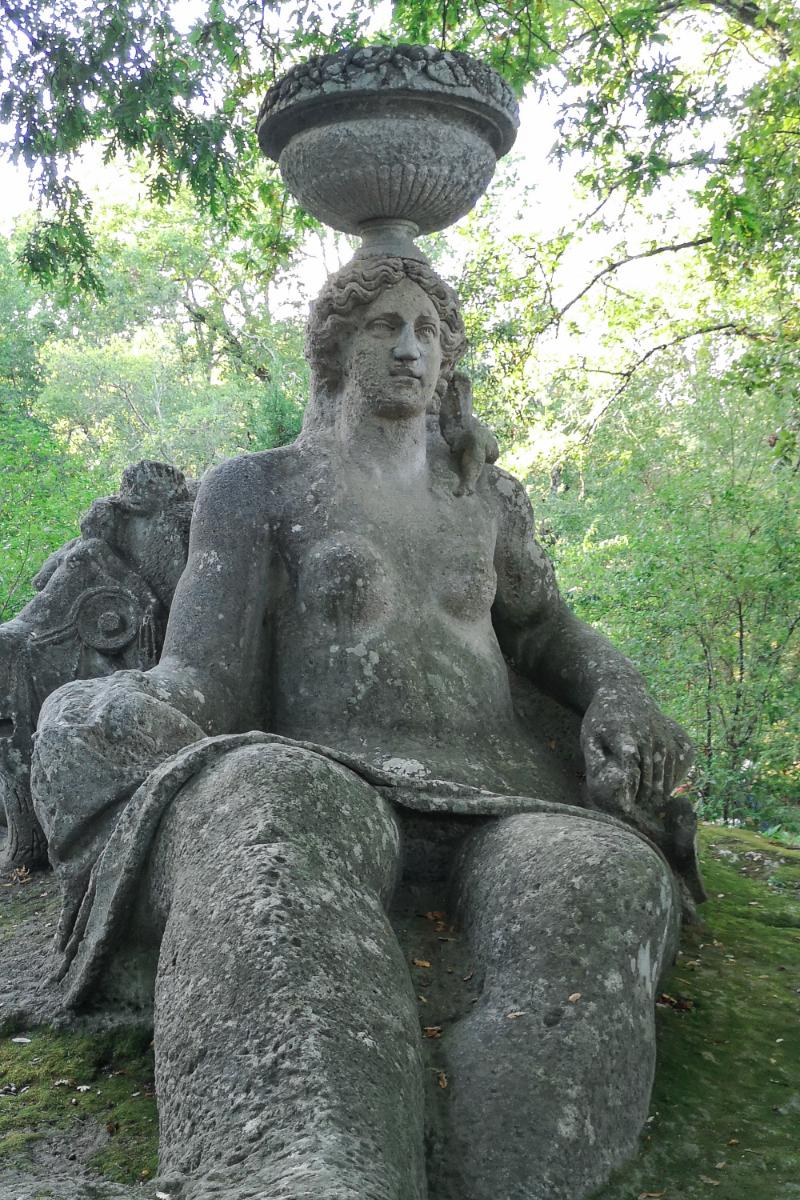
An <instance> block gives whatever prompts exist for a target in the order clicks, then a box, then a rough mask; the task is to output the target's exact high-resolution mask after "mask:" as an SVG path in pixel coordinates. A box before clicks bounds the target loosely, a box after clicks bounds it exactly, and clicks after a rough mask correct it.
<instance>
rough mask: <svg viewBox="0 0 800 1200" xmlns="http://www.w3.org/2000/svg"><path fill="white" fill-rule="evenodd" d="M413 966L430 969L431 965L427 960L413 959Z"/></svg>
mask: <svg viewBox="0 0 800 1200" xmlns="http://www.w3.org/2000/svg"><path fill="white" fill-rule="evenodd" d="M411 965H412V966H414V967H429V966H430V965H431V964H430V963H429V962H428V960H427V958H412V960H411Z"/></svg>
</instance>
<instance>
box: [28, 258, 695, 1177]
mask: <svg viewBox="0 0 800 1200" xmlns="http://www.w3.org/2000/svg"><path fill="white" fill-rule="evenodd" d="M464 348H465V339H464V331H463V325H462V322H461V318H460V315H459V312H458V306H457V302H456V298H455V296H454V294H453V293H452V292H451V291H450V289H449V288H448V287H447V286H446V285H445V284H444V283H443V282H442V281H441V280H440V279H439V278H438V277H437V276H436V275H435V274H434V273H433V271H432V270H431V269H430V268H429V267H428V266H426V265H425V264H424V263H422V262H420V261H418V260H417V259H415V258H410V257H409V258H406V257H400V256H389V257H386V256H380V255H372V256H370V255H365V256H362V257H359V256H357V257H356V259H355V260H354V262H353V263H352V264H351V265H350V266H349V267H346V268H345V269H344V270H343V271H342V272H340V273H339V275H338V276H335V277H333V278H332V279H331V280H329V282H328V283H327V284H326V286H325V288H324V289H323V291H322V293H321V295H320V297H319V299H318V301H317V303H316V305H315V307H314V309H313V312H312V316H311V319H310V323H309V333H308V355H309V359H310V362H311V366H312V371H313V392H312V396H311V399H310V402H309V405H308V410H307V414H306V420H305V425H304V429H303V432H302V434H301V436H300V437H299V438H298V440H297V441H296V442H295V443H294V444H293V445H291V446H288V447H283V448H280V449H277V450H272V451H267V452H264V453H260V454H253V455H250V456H247V457H244V458H239V459H235V460H231V461H229V462H226V463H223V464H222V465H221V466H219V467H218V468H215V469H214V470H213V471H212V472H211V473H210V474H209V475H208V476H207V477H206V478H205V480H204V482H203V484H202V487H201V490H200V494H199V496H198V500H197V504H196V508H195V514H194V518H193V524H192V535H191V543H190V553H189V560H188V564H187V568H186V571H185V573H184V574H183V576H182V578H181V581H180V584H179V586H178V588H177V591H176V594H175V598H174V602H173V607H172V610H171V614H170V619H169V625H168V629H167V635H166V640H165V645H164V652H163V655H162V658H161V661H160V663H159V664H158V666H156V667H155V668H154V669H152V670H150V671H148V672H142V671H136V670H134V671H122V672H118V673H117V674H116V675H114V676H112V677H110V678H107V679H99V680H91V681H85V682H76V683H72V684H70V685H68V686H66V687H65V688H62V689H60V690H59V691H58V692H56V693H55V694H54V695H52V696H51V697H50V698H49V699H48V700H47V701H46V703H45V705H44V707H43V710H42V715H41V720H40V725H39V731H38V733H37V742H36V759H35V764H34V784H35V794H36V802H37V812H38V814H39V816H40V819H41V821H42V824H43V826H44V828H45V830H46V831H47V834H48V838H49V842H50V852H51V858H52V860H53V864H54V867H55V869H56V870H57V872H58V873H59V877H60V880H61V883H62V888H63V895H64V907H63V913H62V921H61V926H60V930H59V940H58V949H59V953H58V959H59V974H60V977H61V980H62V985H63V988H64V997H65V1002H66V1003H67V1004H69V1005H72V1006H74V1007H77V1006H80V1005H82V1004H87V1003H92V1002H96V1001H97V1000H98V999H99V998H100V997H105V998H106V999H108V998H109V997H117V998H124V999H126V1000H127V1002H128V1003H131V1002H133V1001H135V1000H137V999H139V1000H141V999H142V998H143V997H145V996H146V995H147V994H148V991H150V990H152V988H153V987H154V989H155V1011H154V1020H155V1042H156V1081H157V1091H158V1098H159V1114H160V1122H161V1164H162V1170H163V1182H164V1187H165V1190H168V1191H170V1192H171V1193H172V1194H173V1195H180V1196H185V1197H187V1198H192V1200H199V1198H201V1197H203V1198H205V1197H211V1196H225V1197H228V1198H231V1200H233V1198H234V1197H235V1198H236V1200H245V1198H246V1197H253V1198H255V1197H257V1196H258V1197H262V1196H264V1195H269V1196H270V1197H271V1198H273V1200H284V1198H287V1200H288V1198H290V1197H291V1198H293V1200H295V1198H299V1197H306V1196H315V1197H316V1196H324V1197H331V1198H333V1197H336V1200H345V1198H348V1200H349V1198H352V1200H355V1198H356V1197H358V1198H359V1200H362V1198H363V1197H365V1196H369V1197H371V1198H373V1197H374V1198H375V1200H389V1198H391V1200H412V1198H413V1200H421V1198H422V1197H423V1196H426V1195H428V1196H431V1197H436V1198H437V1200H444V1198H448V1200H449V1198H451V1197H452V1198H455V1197H460V1198H464V1200H489V1198H490V1197H491V1198H492V1200H496V1197H498V1196H503V1197H514V1196H519V1197H525V1198H526V1200H538V1198H541V1200H544V1198H545V1197H546V1198H547V1200H559V1198H563V1200H567V1198H569V1200H575V1198H577V1197H583V1196H586V1195H587V1194H588V1193H589V1191H590V1190H592V1189H593V1188H594V1187H596V1186H597V1185H598V1184H599V1183H601V1182H602V1181H603V1180H604V1179H605V1178H606V1177H607V1175H608V1173H609V1172H610V1170H612V1169H613V1167H615V1166H616V1165H618V1164H619V1163H620V1162H621V1161H623V1160H624V1158H625V1157H627V1156H628V1155H629V1154H630V1153H631V1151H632V1149H633V1146H634V1144H635V1141H636V1138H637V1135H638V1131H639V1129H640V1128H641V1125H642V1124H643V1122H644V1119H645V1116H646V1113H647V1105H648V1100H649V1092H650V1086H651V1081H652V1073H653V1063H654V1033H653V999H654V994H655V988H656V986H657V981H658V978H659V975H660V973H661V971H662V970H663V969H664V968H665V967H666V966H668V965H669V963H670V961H671V957H672V955H673V952H674V949H675V945H676V934H677V925H678V908H679V903H678V889H677V886H676V884H675V882H674V879H673V875H672V874H671V872H670V869H669V867H668V865H667V861H666V859H665V857H664V854H663V853H662V851H666V852H668V853H669V852H670V847H671V845H672V842H673V841H674V840H675V839H674V838H673V836H672V834H671V833H670V830H671V829H672V828H674V827H675V826H676V822H675V821H674V820H673V818H672V816H671V815H670V814H672V813H673V812H674V811H675V809H674V805H675V801H674V800H672V799H671V798H670V793H671V790H672V788H673V785H674V784H675V782H677V781H678V780H679V779H680V777H681V776H682V774H683V773H684V771H685V769H686V767H687V765H688V762H689V760H690V748H689V744H688V741H687V739H686V737H685V735H684V734H683V733H682V731H681V730H680V729H679V728H678V727H677V726H676V725H675V724H674V723H673V722H671V721H670V720H669V719H668V718H666V717H665V716H664V715H663V714H661V713H660V712H659V710H658V708H657V707H656V706H655V704H654V703H653V701H652V700H651V699H650V698H649V696H648V695H647V692H646V690H645V688H644V685H643V682H642V680H641V678H640V676H639V675H638V674H637V672H636V671H635V670H634V668H633V667H632V665H631V664H630V662H628V660H627V659H625V658H624V657H623V656H622V655H620V654H619V653H618V652H617V651H616V650H614V648H613V647H612V646H611V645H610V644H609V643H608V642H607V641H606V640H605V639H604V638H603V637H601V636H600V635H599V634H597V633H596V632H594V631H593V630H591V629H589V628H588V627H587V626H585V625H583V624H582V623H581V622H579V621H578V620H577V619H576V618H575V617H574V616H573V615H572V614H571V613H570V611H569V610H568V609H567V608H566V606H565V605H564V603H563V601H562V599H561V597H560V595H559V593H558V589H557V587H556V584H555V580H554V577H553V573H552V569H551V566H550V564H549V562H548V560H547V558H546V556H545V555H544V553H543V552H542V551H541V549H540V547H539V546H538V545H537V543H536V541H535V540H534V536H533V523H532V516H531V512H530V506H529V504H528V500H527V497H526V495H525V492H524V489H523V488H522V486H521V485H520V484H518V483H517V482H516V481H515V480H513V479H512V478H511V477H510V476H508V475H507V474H505V472H503V471H501V470H499V469H498V468H496V467H494V466H491V465H488V464H487V465H484V467H483V470H482V471H481V472H480V474H478V475H477V477H476V478H475V479H474V483H473V490H472V491H471V492H467V491H466V490H464V494H461V495H456V492H457V491H459V487H458V484H459V464H458V463H457V462H456V460H455V459H454V457H453V454H452V453H451V449H450V447H449V446H448V444H447V443H446V441H445V440H444V438H443V436H442V433H441V429H440V424H439V415H438V406H439V397H441V396H442V395H445V394H446V391H447V387H448V386H449V384H450V381H451V379H452V374H453V370H454V367H455V364H456V362H457V360H458V358H459V357H460V355H461V354H462V353H463V351H464ZM510 666H513V668H514V671H515V672H516V674H517V675H518V676H520V677H522V679H523V680H526V681H528V682H527V684H523V691H524V690H525V688H527V701H526V703H522V704H521V705H518V706H515V702H514V692H513V691H512V679H511V672H510ZM534 684H535V685H536V686H537V687H538V688H541V689H543V690H544V691H545V692H547V693H549V694H550V695H551V696H552V697H554V699H555V700H556V701H558V702H559V703H560V704H561V705H564V706H566V707H565V708H562V709H560V710H559V711H560V712H561V713H562V719H561V730H562V735H563V736H562V739H561V740H562V741H565V742H567V741H569V738H570V736H571V735H572V734H573V733H574V730H575V728H576V718H575V717H573V716H571V715H570V712H572V713H574V714H576V717H577V723H578V724H579V728H580V738H581V745H582V757H583V766H584V774H585V780H584V782H583V783H581V781H580V780H579V778H578V776H577V774H576V772H575V770H574V755H571V754H570V748H569V747H567V748H566V749H565V750H563V751H562V750H561V749H559V747H558V745H557V743H558V740H559V739H558V738H554V737H552V736H551V734H552V730H553V719H552V715H551V716H549V717H548V716H547V715H544V716H542V718H541V720H539V719H538V718H537V717H536V713H537V712H539V713H544V712H545V710H544V708H542V707H539V708H538V709H537V707H536V704H535V703H531V689H532V685H534ZM553 743H556V745H555V747H554V745H553ZM572 749H573V750H574V749H575V747H574V746H573V747H572ZM610 814H616V815H610ZM618 818H622V819H618ZM623 821H625V822H627V824H626V823H623ZM677 825H678V826H680V828H681V830H682V831H683V832H682V836H683V842H681V838H678V839H677V841H678V842H681V845H682V849H681V851H680V853H681V854H683V857H684V861H688V862H690V864H693V859H692V857H691V852H690V851H687V849H686V836H685V835H686V834H687V825H686V822H685V821H683V822H681V821H678V822H677ZM644 831H649V833H648V836H645V835H644ZM656 843H659V844H660V846H661V850H660V849H659V848H658V846H657V845H656ZM687 856H688V857H687ZM679 860H680V854H679V855H678V856H677V860H676V861H679ZM688 879H689V882H690V884H691V885H692V886H693V887H694V888H695V891H696V892H697V889H698V887H699V883H698V881H697V877H696V874H693V871H692V870H690V871H689V873H688ZM417 895H424V896H425V897H426V899H427V901H428V902H429V903H430V907H431V908H432V909H435V910H438V911H441V912H446V913H448V918H447V920H448V921H449V922H450V925H447V926H446V928H447V929H448V930H450V927H451V926H452V930H451V932H448V934H447V936H448V937H452V939H453V943H454V946H455V950H454V951H453V952H454V953H456V952H457V953H458V954H459V955H460V956H461V958H460V960H459V961H460V962H461V963H462V964H463V966H462V968H461V972H463V973H459V976H458V979H459V980H460V981H462V982H463V981H467V980H468V981H469V987H468V988H467V989H465V988H464V987H463V986H461V985H460V984H459V983H458V982H457V980H456V979H455V978H454V979H453V981H452V985H448V986H444V987H441V988H440V990H439V991H437V990H436V988H435V987H434V986H430V987H429V986H428V983H427V980H428V975H427V974H424V975H423V978H424V980H425V982H420V977H419V972H423V973H426V972H430V971H434V970H435V968H436V965H437V964H436V962H434V960H433V959H431V960H427V959H419V958H417V959H416V960H414V959H413V958H412V962H411V963H409V958H410V957H411V955H410V954H409V952H408V950H407V949H406V945H407V934H404V933H403V929H402V925H403V920H402V914H403V912H407V911H408V899H409V897H410V898H411V901H412V903H413V899H414V897H416V896H417ZM434 901H438V902H436V903H434ZM404 905H405V908H404ZM398 914H399V916H398ZM401 941H402V944H403V948H401ZM428 964H429V965H428ZM450 969H451V970H454V968H452V967H451V968H450ZM412 973H414V979H413V983H412ZM153 979H154V980H155V981H154V983H153ZM440 982H441V981H440ZM445 983H446V984H447V980H446V979H445ZM426 993H427V995H426ZM420 995H422V996H423V999H422V1000H420V999H418V997H419V996H420ZM434 997H435V1004H436V1008H435V1010H434V1009H432V1007H431V1006H432V1004H433V1003H434ZM426 1001H427V1002H426ZM418 1009H419V1010H420V1013H421V1017H420V1015H419V1014H418V1011H417V1010H418ZM421 1025H422V1031H421V1029H420V1026H421ZM425 1047H429V1048H432V1049H430V1050H429V1052H428V1057H427V1058H426V1050H425ZM434 1053H435V1058H431V1057H430V1055H431V1054H434ZM440 1078H444V1079H445V1080H446V1081H447V1082H448V1086H447V1088H442V1087H441V1086H439V1087H436V1086H435V1085H434V1084H433V1083H432V1082H431V1081H432V1080H433V1079H440ZM426 1138H427V1152H426Z"/></svg>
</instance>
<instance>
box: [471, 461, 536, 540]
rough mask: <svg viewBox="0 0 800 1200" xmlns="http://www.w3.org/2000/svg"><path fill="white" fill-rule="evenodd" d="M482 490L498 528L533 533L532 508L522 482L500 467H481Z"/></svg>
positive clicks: (510, 531)
mask: <svg viewBox="0 0 800 1200" xmlns="http://www.w3.org/2000/svg"><path fill="white" fill-rule="evenodd" d="M482 483H483V490H484V492H485V494H486V495H487V497H488V499H489V502H490V503H491V504H492V506H493V508H494V510H495V513H496V515H497V519H498V524H499V528H500V530H501V532H502V531H504V530H505V531H507V532H509V533H512V532H516V533H519V534H521V535H526V534H532V533H533V509H532V507H531V502H530V500H529V499H528V493H527V492H526V490H525V486H524V484H522V483H521V482H520V481H519V479H517V478H516V477H515V476H514V475H509V473H508V471H504V470H503V469H502V467H496V466H493V465H490V464H489V463H487V464H486V466H485V467H484V469H483V480H482Z"/></svg>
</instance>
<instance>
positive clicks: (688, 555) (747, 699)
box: [540, 344, 800, 827]
mask: <svg viewBox="0 0 800 1200" xmlns="http://www.w3.org/2000/svg"><path fill="white" fill-rule="evenodd" d="M722 353H723V351H722V350H721V348H720V347H718V346H717V347H714V346H713V344H712V345H710V346H709V347H708V348H707V349H706V350H705V353H702V354H698V355H697V356H695V357H694V358H693V359H692V360H691V362H690V363H686V364H681V363H679V362H676V361H674V359H673V360H671V361H668V362H664V363H662V365H661V369H660V370H659V371H655V370H653V371H651V372H650V373H649V374H648V375H647V377H646V378H641V379H640V380H639V381H638V383H637V385H636V386H635V388H634V389H633V390H632V391H630V392H629V393H628V394H627V396H626V404H625V411H624V412H623V411H621V410H620V411H617V412H616V413H615V415H614V416H613V417H612V418H609V419H607V420H606V422H605V423H604V424H603V425H602V426H601V428H600V430H599V431H598V433H597V434H596V436H595V438H594V440H593V443H592V452H591V455H588V456H586V455H585V456H583V459H581V457H580V456H573V458H572V459H571V460H566V462H565V463H564V465H563V466H562V470H561V475H560V477H559V482H558V486H557V487H556V488H554V489H553V488H551V489H549V491H548V492H547V493H546V495H545V496H543V497H542V499H543V503H542V504H540V515H541V516H542V518H543V521H544V528H545V532H546V533H548V534H549V536H550V538H551V540H552V541H553V542H554V547H553V549H554V554H555V557H556V559H557V561H558V564H559V568H560V575H561V579H562V585H563V586H565V587H566V589H567V591H568V594H569V597H570V600H571V602H572V603H573V605H574V607H575V609H576V611H577V612H578V613H579V614H580V615H581V616H582V617H583V618H584V619H586V620H588V621H590V622H592V623H594V624H598V625H600V626H601V627H603V628H604V629H605V630H606V631H607V632H608V633H609V636H611V638H612V640H614V641H616V642H617V643H618V644H620V645H621V646H622V648H624V649H625V650H626V652H627V653H628V654H630V656H631V657H632V658H633V659H634V660H635V661H636V662H637V663H639V664H641V666H642V668H643V670H644V671H645V674H646V675H647V677H648V679H649V681H650V683H651V684H652V687H653V689H654V691H655V694H656V695H658V696H659V697H661V698H662V700H663V701H664V702H665V703H666V704H667V705H668V707H669V708H670V710H671V711H672V713H673V715H674V716H675V717H676V718H677V719H679V720H681V721H682V722H684V723H685V724H686V726H687V727H688V729H689V730H690V732H691V733H692V735H693V737H694V739H695V741H696V743H697V747H698V760H697V763H696V767H695V782H696V789H697V794H698V796H699V798H700V799H701V801H702V804H703V808H704V811H705V812H707V813H708V814H709V815H721V816H725V817H731V816H737V817H743V818H747V819H757V820H761V821H763V820H767V819H770V812H771V811H772V806H774V805H778V806H780V805H783V806H787V805H788V804H789V802H790V801H794V802H795V803H796V801H797V798H798V795H800V763H798V761H797V744H798V735H800V722H799V721H798V719H797V713H798V710H799V709H800V687H799V686H798V678H800V672H798V665H800V516H799V515H798V514H799V513H800V505H798V494H797V493H798V477H797V473H796V471H795V470H793V469H792V467H791V466H789V465H788V464H787V463H785V462H784V461H783V460H782V459H781V457H779V456H776V454H775V445H777V443H776V444H775V445H772V444H771V442H772V441H773V438H774V431H775V430H776V429H780V428H786V427H787V426H788V425H789V424H790V423H791V422H792V421H793V420H794V419H795V415H796V412H797V393H796V384H795V382H794V381H795V379H796V371H797V361H796V356H795V355H794V354H786V352H785V348H784V350H783V358H781V351H780V350H779V349H778V348H773V350H772V377H771V378H769V379H768V378H763V377H762V381H761V383H760V384H759V383H757V382H756V381H755V379H754V374H753V370H754V368H755V365H756V364H755V362H754V361H753V358H752V355H751V356H748V355H744V356H742V358H740V359H739V360H737V361H736V362H735V363H734V364H732V365H730V366H729V367H728V368H727V369H720V355H721V354H722ZM757 362H758V365H759V368H760V369H762V370H763V369H764V366H765V363H764V357H763V355H762V356H759V357H758V359H757ZM781 384H782V385H783V386H780V385H781ZM547 482H548V483H550V480H548V481H547ZM541 490H542V492H544V488H542V489H541ZM794 811H795V813H796V812H797V810H796V809H795V810H794ZM795 821H797V818H796V816H795ZM797 824H798V826H799V827H800V822H797Z"/></svg>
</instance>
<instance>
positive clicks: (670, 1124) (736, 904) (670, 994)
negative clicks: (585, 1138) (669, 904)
mask: <svg viewBox="0 0 800 1200" xmlns="http://www.w3.org/2000/svg"><path fill="white" fill-rule="evenodd" d="M700 842H701V856H702V862H703V871H704V875H705V880H706V886H707V888H708V893H709V901H708V903H707V904H705V905H704V906H703V908H702V909H701V916H702V919H703V924H702V925H698V926H694V927H692V928H688V929H686V930H685V931H684V935H683V939H682V948H681V954H680V957H679V959H678V962H677V965H676V967H675V969H674V970H673V972H672V974H671V976H670V978H669V979H668V981H667V983H666V985H665V989H664V996H663V997H662V1001H661V1003H660V1004H659V1007H658V1012H657V1020H658V1046H659V1051H658V1068H657V1072H656V1082H655V1088H654V1091H653V1101H652V1105H651V1110H650V1111H651V1117H650V1120H649V1123H648V1126H647V1131H646V1133H645V1135H644V1137H643V1141H642V1150H641V1152H640V1154H639V1156H638V1157H637V1158H636V1159H635V1160H634V1161H633V1162H632V1163H629V1164H628V1165H627V1166H626V1167H624V1168H623V1169H622V1170H621V1171H619V1172H618V1173H617V1174H616V1175H615V1176H614V1178H613V1179H612V1181H611V1183H610V1184H608V1185H607V1186H606V1187H604V1188H602V1189H601V1190H600V1191H599V1192H598V1193H596V1197H595V1200H639V1198H640V1197H650V1196H652V1197H658V1198H659V1200H699V1198H700V1197H703V1198H704V1200H706V1198H708V1197H714V1200H756V1198H758V1200H790V1198H791V1200H795V1198H799V1197H800V1134H799V1132H798V1131H800V1022H798V1013H800V852H798V851H796V850H790V849H787V848H786V847H785V846H783V845H777V844H774V843H770V842H768V841H766V840H765V839H764V838H762V837H759V836H758V835H757V834H754V833H750V832H747V831H745V830H740V829H728V828H723V827H716V826H706V827H704V828H703V829H701V834H700Z"/></svg>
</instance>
